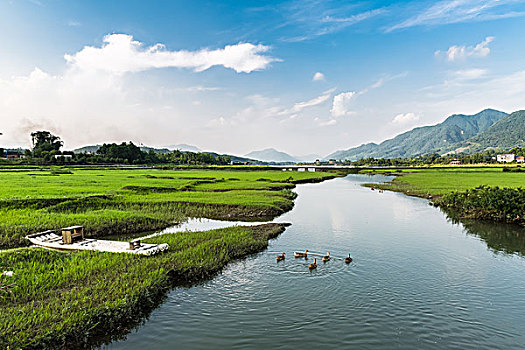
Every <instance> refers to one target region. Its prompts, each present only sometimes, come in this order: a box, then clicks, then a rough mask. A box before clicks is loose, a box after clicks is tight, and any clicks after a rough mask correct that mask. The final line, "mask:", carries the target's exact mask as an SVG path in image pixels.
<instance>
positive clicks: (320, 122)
mask: <svg viewBox="0 0 525 350" xmlns="http://www.w3.org/2000/svg"><path fill="white" fill-rule="evenodd" d="M335 124H337V120H335V119H328V120H326V121H320V120H319V126H330V125H335Z"/></svg>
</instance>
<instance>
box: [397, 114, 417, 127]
mask: <svg viewBox="0 0 525 350" xmlns="http://www.w3.org/2000/svg"><path fill="white" fill-rule="evenodd" d="M417 121H419V115H418V114H416V113H401V114H398V115H396V116H395V117H394V119H392V124H398V125H406V124H413V123H415V122H417Z"/></svg>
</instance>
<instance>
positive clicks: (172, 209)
mask: <svg viewBox="0 0 525 350" xmlns="http://www.w3.org/2000/svg"><path fill="white" fill-rule="evenodd" d="M338 175H339V174H337V173H320V172H284V171H281V170H270V169H265V170H261V169H259V168H254V169H250V168H243V169H236V168H214V169H213V170H210V169H189V168H187V169H180V168H179V169H177V170H173V169H172V168H170V170H166V169H159V168H143V167H127V168H122V167H9V168H3V169H2V170H1V171H0V203H1V204H0V205H1V206H0V214H1V215H0V247H1V248H2V249H7V250H4V251H2V252H0V270H1V271H11V272H12V273H10V274H9V275H7V274H6V275H2V276H1V277H0V305H1V307H0V348H13V349H18V348H50V349H55V348H72V347H75V348H76V347H90V346H92V345H93V344H97V343H100V342H101V341H106V340H110V339H112V338H114V337H118V336H119V335H121V334H124V333H126V332H127V330H128V327H131V326H133V325H134V324H135V323H136V322H139V321H140V320H141V319H142V318H143V316H144V315H147V313H148V312H149V311H150V310H151V309H152V308H154V307H155V306H156V305H158V303H159V301H160V300H161V299H162V296H163V295H165V292H166V291H167V290H169V289H170V288H171V287H173V286H174V285H177V284H181V283H191V282H195V281H199V280H202V279H204V278H207V277H209V276H211V275H213V274H214V273H216V272H218V271H220V270H221V269H222V268H223V267H224V266H225V265H226V264H227V263H228V262H230V261H232V260H233V259H238V258H242V257H245V256H247V255H249V254H253V253H256V252H259V251H261V250H263V249H264V248H265V247H267V245H268V240H269V239H271V238H275V237H276V236H277V235H278V234H280V233H281V232H282V231H284V228H285V226H286V224H266V225H260V226H250V227H248V226H246V227H239V226H237V227H231V228H225V229H219V230H212V231H206V232H197V233H196V232H181V233H172V234H165V235H162V236H159V237H154V238H149V239H147V240H145V242H146V243H168V244H169V245H170V248H169V250H168V252H166V253H163V254H159V255H156V256H152V257H143V256H136V255H132V254H113V253H101V252H69V253H64V252H57V251H52V250H45V249H40V248H27V247H23V246H26V245H28V242H27V241H26V240H25V239H24V236H25V235H27V234H29V233H34V232H37V231H40V230H45V229H58V228H60V227H64V226H69V225H72V224H76V225H84V226H85V228H86V233H87V236H90V237H95V236H107V235H116V234H117V235H128V234H131V233H137V232H146V231H151V230H157V229H161V228H165V227H168V226H170V225H173V224H175V223H177V222H181V221H183V220H185V219H186V218H187V217H190V216H191V217H205V218H219V219H227V220H228V219H229V220H242V221H251V220H260V219H269V218H270V219H271V218H273V217H275V216H277V215H279V214H282V213H284V212H285V211H287V210H290V209H291V208H292V207H293V200H294V199H295V197H296V194H295V193H294V192H293V191H292V189H293V188H294V187H295V184H296V183H304V182H319V181H323V180H325V179H330V178H333V177H335V176H338ZM8 248H14V249H8Z"/></svg>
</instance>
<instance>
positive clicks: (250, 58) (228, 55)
mask: <svg viewBox="0 0 525 350" xmlns="http://www.w3.org/2000/svg"><path fill="white" fill-rule="evenodd" d="M269 49H270V48H269V47H268V46H265V45H261V44H259V45H254V44H251V43H238V44H235V45H227V46H225V47H224V48H222V49H215V50H210V49H202V50H199V51H186V50H179V51H169V50H167V49H166V47H165V46H164V45H162V44H155V45H153V46H150V47H144V45H143V43H141V42H139V41H136V40H134V39H133V36H131V35H127V34H110V35H106V36H105V37H104V40H103V45H102V46H101V47H93V46H85V47H84V48H83V49H82V50H80V51H79V52H77V53H75V54H72V55H68V54H66V55H64V58H65V59H66V61H67V62H68V63H69V65H70V67H72V68H74V69H80V70H85V71H103V72H109V73H114V74H123V73H127V72H139V71H144V70H148V69H153V68H168V67H176V68H189V69H193V70H195V71H197V72H201V71H204V70H207V69H209V68H211V67H213V66H223V67H225V68H230V69H233V70H235V71H236V72H237V73H241V72H242V73H250V72H253V71H257V70H262V69H265V68H267V67H268V66H269V65H270V63H272V62H274V61H277V59H275V58H273V57H270V56H266V55H264V53H265V52H267V51H268V50H269Z"/></svg>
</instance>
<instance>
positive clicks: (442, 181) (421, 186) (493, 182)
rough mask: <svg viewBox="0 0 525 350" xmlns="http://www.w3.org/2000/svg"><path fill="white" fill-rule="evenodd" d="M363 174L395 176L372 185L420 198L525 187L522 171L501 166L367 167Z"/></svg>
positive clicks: (524, 174) (524, 175)
mask: <svg viewBox="0 0 525 350" xmlns="http://www.w3.org/2000/svg"><path fill="white" fill-rule="evenodd" d="M366 173H368V174H389V175H394V176H396V178H395V179H394V180H392V181H391V182H390V183H387V184H381V185H374V186H375V187H377V188H383V189H387V190H391V191H397V192H403V193H406V194H409V195H414V196H420V197H429V196H432V197H434V196H442V195H444V194H447V193H451V192H453V191H466V190H468V189H473V188H475V187H478V186H491V187H494V186H499V187H508V188H518V187H522V186H525V172H504V171H503V170H502V168H501V167H499V168H496V167H483V168H473V167H457V168H442V167H441V168H440V167H436V168H427V169H394V168H392V169H374V170H367V171H366Z"/></svg>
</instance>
